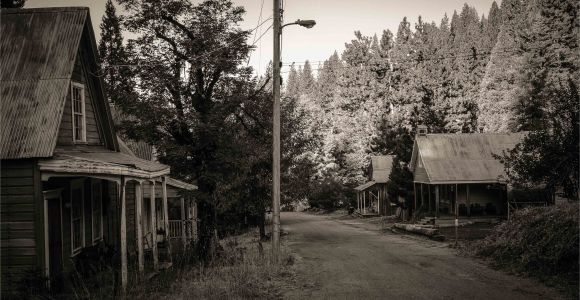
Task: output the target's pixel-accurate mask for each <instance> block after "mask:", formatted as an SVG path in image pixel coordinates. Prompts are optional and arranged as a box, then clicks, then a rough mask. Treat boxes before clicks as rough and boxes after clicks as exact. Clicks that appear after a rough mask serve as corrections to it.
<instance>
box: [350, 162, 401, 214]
mask: <svg viewBox="0 0 580 300" xmlns="http://www.w3.org/2000/svg"><path fill="white" fill-rule="evenodd" d="M393 158H394V156H392V155H382V156H371V162H370V164H369V170H368V178H369V180H368V181H367V182H365V183H363V184H361V185H359V186H357V187H356V188H355V190H356V192H357V212H358V213H359V214H361V215H363V216H366V215H390V214H392V213H393V212H392V211H391V210H392V208H391V203H390V201H389V199H388V197H387V182H388V181H389V176H390V174H391V169H392V167H393Z"/></svg>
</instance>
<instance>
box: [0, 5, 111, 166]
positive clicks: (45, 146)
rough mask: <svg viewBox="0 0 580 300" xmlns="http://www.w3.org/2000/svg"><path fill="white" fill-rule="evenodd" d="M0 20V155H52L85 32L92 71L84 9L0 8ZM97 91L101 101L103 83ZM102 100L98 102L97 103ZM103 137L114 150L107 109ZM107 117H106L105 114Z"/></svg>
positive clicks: (92, 49)
mask: <svg viewBox="0 0 580 300" xmlns="http://www.w3.org/2000/svg"><path fill="white" fill-rule="evenodd" d="M1 19H2V22H0V36H1V37H2V38H1V39H0V53H2V55H0V97H1V99H2V101H1V103H0V104H1V106H0V117H1V118H0V127H1V128H2V129H1V133H0V140H1V145H0V157H1V158H2V159H18V158H31V157H50V156H52V154H53V152H54V148H55V146H56V141H57V136H58V129H59V126H60V121H61V119H62V118H61V117H62V113H63V110H64V106H65V100H66V97H67V94H68V92H69V86H70V79H71V76H72V72H73V68H74V63H75V60H76V56H77V53H78V49H79V46H80V45H81V40H82V38H83V33H84V34H85V35H86V38H87V39H88V43H89V44H90V45H89V46H88V48H89V49H88V52H89V53H90V54H92V56H93V61H92V62H91V67H92V68H91V69H93V70H94V69H95V68H96V55H97V51H96V42H95V38H94V33H93V30H92V25H91V24H90V17H89V10H88V8H85V7H64V8H37V9H2V10H1ZM95 86H96V87H97V88H96V89H97V90H96V91H95V92H96V93H97V94H100V96H99V98H104V97H103V94H102V93H103V92H102V84H101V79H100V78H99V79H97V80H95ZM99 100H102V99H99ZM99 113H100V114H101V115H104V117H103V121H104V122H108V125H109V126H106V127H107V128H106V129H107V130H108V132H106V133H107V134H105V135H106V137H105V139H108V140H107V141H108V142H109V143H110V144H111V145H112V148H114V149H117V147H118V146H117V144H116V140H114V139H113V138H112V137H109V135H111V136H114V135H112V134H113V133H114V129H112V126H111V124H112V123H111V120H110V119H111V118H110V113H109V112H108V108H107V106H106V105H101V106H100V111H99ZM107 113H109V115H108V116H107Z"/></svg>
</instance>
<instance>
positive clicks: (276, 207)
mask: <svg viewBox="0 0 580 300" xmlns="http://www.w3.org/2000/svg"><path fill="white" fill-rule="evenodd" d="M273 10H274V11H273V16H274V21H273V22H274V24H273V27H274V59H273V67H274V68H273V72H272V73H273V77H274V78H273V82H272V92H273V95H274V107H273V116H272V123H273V128H272V136H273V138H272V149H273V151H272V207H273V211H272V251H273V253H274V256H275V258H276V259H277V258H278V255H279V253H280V36H281V34H282V24H281V22H282V20H281V17H282V16H281V15H282V10H281V7H280V0H274V5H273Z"/></svg>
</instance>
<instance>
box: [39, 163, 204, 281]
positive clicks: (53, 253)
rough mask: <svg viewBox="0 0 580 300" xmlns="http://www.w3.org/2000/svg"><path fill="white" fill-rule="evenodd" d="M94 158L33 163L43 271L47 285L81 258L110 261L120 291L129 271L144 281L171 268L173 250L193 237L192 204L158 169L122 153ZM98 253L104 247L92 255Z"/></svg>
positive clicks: (186, 187)
mask: <svg viewBox="0 0 580 300" xmlns="http://www.w3.org/2000/svg"><path fill="white" fill-rule="evenodd" d="M92 154H93V155H92V156H91V158H90V161H88V158H87V159H82V158H79V157H78V156H68V155H67V156H59V157H58V158H57V159H55V158H53V159H51V160H47V161H41V162H39V168H40V174H41V179H42V193H43V198H44V207H45V209H44V220H45V233H44V234H45V239H44V240H45V247H44V248H45V249H47V251H45V261H46V266H45V270H44V272H45V275H46V276H47V277H48V278H50V279H51V280H50V282H51V284H53V285H58V284H59V283H58V282H59V281H62V279H63V274H68V273H70V272H71V271H72V270H74V271H75V272H77V270H78V269H79V268H78V264H79V263H82V262H81V260H83V259H89V260H99V259H103V258H104V259H105V260H107V261H110V264H111V265H112V266H116V268H118V270H119V282H120V283H121V286H122V287H123V288H124V287H126V285H127V282H128V278H127V277H128V270H136V272H137V273H138V274H139V276H144V274H145V271H146V270H150V271H157V270H159V269H162V268H168V267H171V266H172V264H173V254H174V253H175V250H173V249H172V247H176V244H177V248H178V249H179V250H184V249H186V247H187V245H188V244H190V242H191V240H192V239H193V238H195V234H194V231H195V230H196V226H195V214H196V212H195V202H194V201H193V197H191V195H190V194H189V193H187V191H190V190H193V189H194V188H195V186H193V185H190V184H187V183H184V182H180V181H177V180H175V179H172V178H170V177H168V176H167V175H168V173H169V169H168V167H166V166H164V165H160V164H157V163H154V162H150V161H143V160H140V159H138V158H135V157H128V156H127V155H125V154H121V153H113V154H110V153H108V154H109V157H108V158H106V159H105V158H102V159H96V158H98V157H99V155H94V153H92ZM120 162H124V164H123V165H121V164H120ZM129 163H130V164H129ZM87 164H90V165H87ZM128 165H131V167H130V166H128ZM75 170H76V171H75ZM170 224H172V225H173V228H172V225H170ZM175 224H179V226H177V225H175ZM176 242H178V243H176ZM98 249H109V250H108V253H104V254H103V255H104V257H95V253H92V252H94V251H97V250H98ZM172 250H173V251H172ZM146 258H147V260H146Z"/></svg>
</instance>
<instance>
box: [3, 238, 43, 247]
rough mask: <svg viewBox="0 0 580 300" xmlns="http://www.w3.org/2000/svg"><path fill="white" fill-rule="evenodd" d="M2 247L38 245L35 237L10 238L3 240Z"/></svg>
mask: <svg viewBox="0 0 580 300" xmlns="http://www.w3.org/2000/svg"><path fill="white" fill-rule="evenodd" d="M1 247H2V248H25V247H36V242H35V241H34V239H9V240H3V241H2V245H1Z"/></svg>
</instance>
